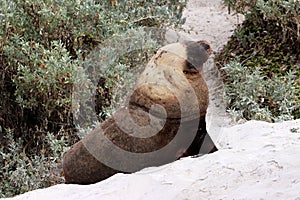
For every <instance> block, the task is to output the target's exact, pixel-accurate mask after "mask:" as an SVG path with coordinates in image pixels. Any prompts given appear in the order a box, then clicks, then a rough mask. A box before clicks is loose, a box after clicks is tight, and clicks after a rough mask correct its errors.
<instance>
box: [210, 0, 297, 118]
mask: <svg viewBox="0 0 300 200" xmlns="http://www.w3.org/2000/svg"><path fill="white" fill-rule="evenodd" d="M224 2H225V3H226V4H227V5H228V7H229V10H234V11H235V12H238V13H242V14H244V15H245V17H246V20H245V21H244V23H243V24H242V25H241V26H240V27H238V28H237V29H236V30H235V32H234V35H233V36H232V38H231V40H230V41H229V42H228V44H227V45H226V46H225V48H224V49H223V51H222V52H220V53H219V54H218V56H217V59H216V62H217V65H218V66H219V68H220V69H221V71H222V74H223V77H224V81H225V85H226V99H227V103H228V110H229V112H230V113H232V114H233V116H234V117H235V119H236V120H239V119H248V120H249V119H261V120H266V121H271V122H274V121H282V120H290V119H295V118H300V70H299V68H300V1H297V0H272V1H264V0H256V1H250V0H224Z"/></svg>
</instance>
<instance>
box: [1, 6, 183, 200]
mask: <svg viewBox="0 0 300 200" xmlns="http://www.w3.org/2000/svg"><path fill="white" fill-rule="evenodd" d="M113 2H114V1H96V0H84V1H75V0H70V1H50V0H42V1H40V0H32V1H21V0H11V1H6V0H0V77H1V79H0V90H1V95H0V138H1V143H0V149H1V156H2V157H3V158H4V159H2V160H0V165H1V167H3V169H5V170H4V171H3V173H2V174H1V176H2V177H3V178H2V177H0V178H1V180H3V181H2V182H3V185H4V186H3V187H2V186H1V193H0V194H1V195H0V196H2V197H5V196H12V195H16V194H20V193H22V192H25V191H28V190H31V189H33V188H38V187H46V186H48V185H52V184H55V183H59V182H61V177H59V176H58V177H56V176H54V177H52V176H50V178H49V176H48V175H49V170H50V169H52V168H53V167H55V165H56V164H55V163H59V160H60V159H61V152H62V151H63V150H62V149H60V150H59V151H58V152H60V153H59V154H55V153H54V152H53V151H51V148H50V145H51V143H49V142H50V141H53V142H54V141H57V140H58V141H60V140H61V139H63V143H64V145H68V146H69V145H71V144H73V143H74V142H76V141H78V140H79V138H80V136H82V135H84V134H85V133H86V132H87V131H88V130H89V129H86V127H85V126H83V127H75V125H74V120H80V117H82V116H80V115H77V112H76V111H77V110H76V105H77V104H76V103H77V102H74V101H73V100H74V98H73V97H74V95H76V94H74V93H73V92H72V90H73V87H74V85H77V86H78V85H84V84H87V83H89V82H92V81H94V80H92V79H91V77H89V76H88V75H86V73H83V72H85V71H83V70H87V69H89V68H85V67H84V65H87V64H88V63H89V62H88V60H87V59H88V58H90V56H91V55H90V54H91V52H93V51H94V50H95V48H96V47H97V46H99V45H100V47H99V49H102V50H103V49H105V48H106V49H109V50H110V51H111V50H112V49H111V48H110V47H109V46H107V47H104V46H103V45H104V44H105V41H107V40H109V38H114V36H117V35H120V40H121V39H125V40H126V38H124V37H125V36H126V34H127V37H128V38H127V40H133V41H134V40H135V39H136V38H137V37H138V35H134V34H137V33H142V29H137V28H138V27H157V28H162V27H171V28H176V27H178V26H180V25H181V24H182V23H183V21H184V20H183V19H181V16H182V11H183V9H184V7H185V5H186V1H179V0H176V1H175V0H164V1H154V0H153V1H152V0H151V1H140V0H132V1H120V2H119V1H118V2H117V3H116V4H114V3H113ZM134 30H136V31H134ZM124 33H125V34H124ZM121 37H123V38H121ZM134 37H136V38H134ZM145 44H146V45H145V46H144V47H143V48H138V49H133V50H132V51H129V52H125V53H124V52H123V54H120V57H118V58H116V59H115V60H114V62H112V63H109V67H108V68H107V69H106V71H102V72H101V74H100V75H101V76H99V77H96V78H99V83H98V84H96V86H97V87H96V88H94V87H89V86H88V85H86V87H89V88H87V91H83V92H82V94H83V96H84V94H86V95H89V92H88V91H92V90H97V91H99V92H98V97H101V98H99V99H98V101H96V104H97V106H98V110H97V112H98V114H99V115H101V116H100V118H101V120H104V119H105V118H106V117H107V116H109V115H110V113H111V112H112V111H113V110H114V109H115V107H116V106H118V105H120V102H121V100H122V98H123V97H124V95H125V94H120V95H114V93H113V92H114V91H115V90H116V89H117V88H120V87H122V91H123V89H124V87H127V86H130V83H125V82H126V81H127V80H128V79H129V78H126V77H132V74H131V72H130V71H131V70H133V66H140V65H142V63H144V62H146V60H147V59H148V58H149V57H151V55H152V53H153V49H154V48H155V47H157V46H156V44H155V43H154V42H150V43H145ZM106 45H110V44H108V43H106ZM101 53H103V52H101ZM110 54H112V51H111V52H110ZM98 56H99V55H98ZM110 56H111V55H110ZM137 58H138V59H137ZM136 70H138V69H136ZM128 72H129V73H128ZM101 80H102V81H103V82H102V83H101ZM93 83H94V82H93ZM124 91H126V90H125V89H124ZM85 92H86V93H85ZM84 98H85V97H84ZM87 98H89V97H88V96H87ZM75 100H77V99H75ZM73 106H75V107H73ZM72 109H73V110H72ZM80 109H82V107H81V108H80ZM80 109H79V111H80ZM90 111H91V112H93V109H91V110H90ZM79 113H80V112H79ZM74 114H75V115H74ZM86 116H88V115H85V116H84V117H86ZM91 122H93V123H96V122H94V121H91ZM75 128H80V134H78V135H77V132H76V130H75ZM6 130H10V131H8V132H9V133H8V132H6ZM49 132H50V133H53V134H52V136H53V137H55V138H56V139H55V138H54V139H53V138H52V139H50V138H49V135H48V133H49ZM2 138H4V140H2ZM5 141H6V142H5ZM7 141H9V142H7ZM46 141H48V142H46ZM10 143H11V144H13V145H14V146H13V147H10V146H9V144H10ZM64 145H63V144H60V143H59V144H56V146H64ZM25 147H26V148H25ZM23 149H26V151H25V154H24V153H20V152H22V150H23ZM52 149H53V147H52ZM15 152H19V153H18V154H17V153H15ZM36 152H44V153H42V154H41V153H38V154H36ZM27 158H28V159H27ZM53 159H55V161H54V160H53ZM46 163H48V165H46ZM51 163H54V165H53V166H52V164H51ZM50 171H51V170H50ZM10 173H12V174H13V176H11V178H10V177H9V176H8V175H9V174H10ZM35 177H36V178H35ZM45 177H48V178H49V179H48V180H46V179H45ZM51 177H52V178H51ZM47 181H48V182H47ZM33 185H36V187H35V186H33Z"/></svg>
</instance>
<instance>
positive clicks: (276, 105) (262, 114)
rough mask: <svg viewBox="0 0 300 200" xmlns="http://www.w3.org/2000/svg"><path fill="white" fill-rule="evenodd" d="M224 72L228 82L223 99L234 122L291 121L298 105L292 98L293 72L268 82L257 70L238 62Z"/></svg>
mask: <svg viewBox="0 0 300 200" xmlns="http://www.w3.org/2000/svg"><path fill="white" fill-rule="evenodd" d="M223 69H224V70H225V72H226V74H227V79H226V81H227V82H228V83H229V84H227V85H226V87H225V93H226V94H225V99H226V102H227V104H228V105H229V107H228V109H229V113H230V114H232V116H233V117H234V120H235V121H239V120H241V119H248V120H251V119H254V120H264V121H268V122H278V121H283V120H292V119H294V116H293V112H294V111H295V110H296V109H299V105H297V102H296V101H295V99H294V97H295V95H296V90H295V87H294V86H293V80H294V79H295V75H294V74H293V73H288V74H287V75H285V76H280V77H278V76H274V77H273V78H272V79H268V78H267V77H265V76H264V75H262V72H261V69H260V68H255V69H251V68H249V67H246V66H243V65H241V64H240V63H238V62H231V63H229V64H227V65H225V66H224V68H223Z"/></svg>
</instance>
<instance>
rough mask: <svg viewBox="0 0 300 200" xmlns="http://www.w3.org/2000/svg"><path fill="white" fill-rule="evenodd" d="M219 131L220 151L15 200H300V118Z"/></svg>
mask: <svg viewBox="0 0 300 200" xmlns="http://www.w3.org/2000/svg"><path fill="white" fill-rule="evenodd" d="M291 130H294V131H291ZM220 135H221V137H220V138H221V139H222V140H221V142H220V146H221V147H222V149H221V150H219V151H218V152H216V153H213V154H209V155H205V156H202V157H198V158H184V159H181V160H179V161H176V162H174V163H171V164H168V165H164V166H161V167H152V168H147V169H144V170H142V171H140V172H137V173H134V174H130V175H129V174H127V175H125V174H117V175H115V176H113V177H111V178H109V179H107V180H105V181H102V182H99V183H97V184H94V185H89V186H79V185H63V184H62V185H57V186H53V187H50V188H47V189H43V190H36V191H32V192H28V193H26V194H23V195H21V196H17V197H15V198H13V200H25V199H31V200H50V199H61V200H81V199H85V200H94V199H95V200H96V199H97V200H98V199H105V200H117V199H119V200H121V199H130V200H153V199H168V200H170V199H172V200H186V199H189V200H201V199H205V200H206V199H251V200H252V199H270V200H271V199H272V200H274V199H278V200H279V199H280V200H281V199H293V200H300V159H299V155H300V120H297V121H291V122H284V123H278V124H268V123H266V122H257V121H251V122H247V123H245V124H242V125H237V126H234V127H230V128H223V129H222V131H221V132H220Z"/></svg>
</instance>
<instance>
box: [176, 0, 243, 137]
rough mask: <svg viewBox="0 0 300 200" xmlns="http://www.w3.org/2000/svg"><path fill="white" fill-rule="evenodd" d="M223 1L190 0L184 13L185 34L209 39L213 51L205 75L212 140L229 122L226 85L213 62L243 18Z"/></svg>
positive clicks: (189, 36) (208, 121)
mask: <svg viewBox="0 0 300 200" xmlns="http://www.w3.org/2000/svg"><path fill="white" fill-rule="evenodd" d="M222 2H223V1H222V0H190V1H189V2H188V5H187V8H186V9H185V11H184V13H183V17H185V18H186V22H185V24H184V25H183V28H184V30H185V31H184V32H181V33H180V34H183V35H184V37H187V38H190V39H194V40H206V41H208V42H209V43H210V44H211V47H212V49H213V54H212V56H211V58H210V59H209V60H208V62H207V63H206V65H205V68H204V74H205V78H206V80H207V84H208V87H209V90H210V100H211V102H210V106H209V108H208V114H207V126H208V131H209V133H210V135H211V136H212V138H213V140H215V141H217V140H218V135H219V134H218V133H219V132H220V129H221V128H222V127H225V126H228V125H229V124H230V121H231V120H230V118H229V117H228V116H227V115H226V112H225V106H224V103H223V101H222V94H223V84H222V81H221V79H220V76H219V71H218V69H217V67H216V66H215V64H214V57H215V54H216V52H218V51H219V50H221V49H222V47H223V46H224V45H225V44H226V43H227V41H228V39H229V37H230V36H231V35H232V33H233V31H234V29H235V28H236V25H237V24H239V23H241V22H242V21H243V19H244V17H243V16H241V15H234V14H228V10H227V7H225V6H224V5H223V4H222Z"/></svg>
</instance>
